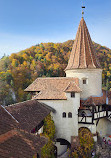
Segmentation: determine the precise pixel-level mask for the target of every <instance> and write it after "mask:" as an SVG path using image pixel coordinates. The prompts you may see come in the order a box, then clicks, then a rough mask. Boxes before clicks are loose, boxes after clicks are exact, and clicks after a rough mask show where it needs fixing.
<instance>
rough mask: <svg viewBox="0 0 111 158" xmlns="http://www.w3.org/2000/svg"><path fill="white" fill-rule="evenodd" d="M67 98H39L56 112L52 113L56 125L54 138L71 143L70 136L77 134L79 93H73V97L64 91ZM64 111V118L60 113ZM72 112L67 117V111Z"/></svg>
mask: <svg viewBox="0 0 111 158" xmlns="http://www.w3.org/2000/svg"><path fill="white" fill-rule="evenodd" d="M66 95H67V100H39V102H43V103H45V104H47V105H48V106H50V107H52V108H54V109H55V110H56V113H52V116H53V120H54V123H55V127H56V138H62V139H66V140H67V141H69V142H70V143H71V136H77V135H78V109H79V107H80V93H75V98H71V97H70V93H66ZM63 112H66V118H63V117H62V113H63ZM69 112H72V118H68V113H69Z"/></svg>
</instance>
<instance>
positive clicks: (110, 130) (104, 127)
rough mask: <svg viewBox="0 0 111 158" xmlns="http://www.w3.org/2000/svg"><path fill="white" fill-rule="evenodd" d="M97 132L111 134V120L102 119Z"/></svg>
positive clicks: (103, 134)
mask: <svg viewBox="0 0 111 158" xmlns="http://www.w3.org/2000/svg"><path fill="white" fill-rule="evenodd" d="M97 132H98V133H99V134H100V136H102V137H103V136H105V135H111V121H109V120H108V119H107V118H103V119H100V120H99V123H98V125H97Z"/></svg>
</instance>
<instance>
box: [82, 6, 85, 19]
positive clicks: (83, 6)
mask: <svg viewBox="0 0 111 158" xmlns="http://www.w3.org/2000/svg"><path fill="white" fill-rule="evenodd" d="M84 8H85V6H82V17H83V15H84V11H83V9H84Z"/></svg>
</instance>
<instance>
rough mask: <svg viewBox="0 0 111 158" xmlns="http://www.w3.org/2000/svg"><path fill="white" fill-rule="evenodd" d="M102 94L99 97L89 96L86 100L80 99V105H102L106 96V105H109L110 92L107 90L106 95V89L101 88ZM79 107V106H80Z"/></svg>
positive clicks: (110, 103)
mask: <svg viewBox="0 0 111 158" xmlns="http://www.w3.org/2000/svg"><path fill="white" fill-rule="evenodd" d="M102 92H103V95H102V96H101V97H92V96H91V97H89V98H88V99H87V100H81V107H84V106H90V105H94V106H96V105H104V104H106V97H108V105H111V92H110V91H109V92H108V94H107V96H106V91H105V90H103V91H102ZM81 107H80V108H81Z"/></svg>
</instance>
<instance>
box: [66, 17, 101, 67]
mask: <svg viewBox="0 0 111 158" xmlns="http://www.w3.org/2000/svg"><path fill="white" fill-rule="evenodd" d="M76 68H80V69H82V68H83V69H84V68H89V69H93V68H100V64H99V62H98V59H97V56H96V52H95V49H94V47H93V44H92V41H91V37H90V34H89V31H88V28H87V26H86V23H85V21H84V18H82V19H81V21H80V24H79V27H78V31H77V35H76V39H75V42H74V45H73V48H72V51H71V55H70V58H69V62H68V65H67V67H66V69H65V70H73V69H76Z"/></svg>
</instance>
